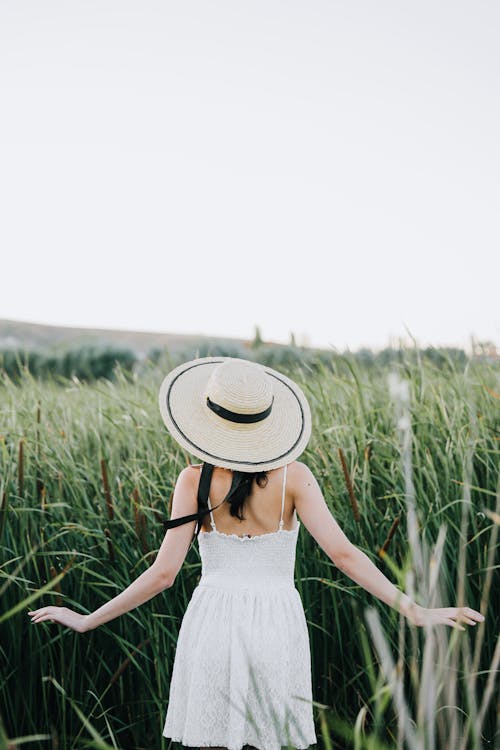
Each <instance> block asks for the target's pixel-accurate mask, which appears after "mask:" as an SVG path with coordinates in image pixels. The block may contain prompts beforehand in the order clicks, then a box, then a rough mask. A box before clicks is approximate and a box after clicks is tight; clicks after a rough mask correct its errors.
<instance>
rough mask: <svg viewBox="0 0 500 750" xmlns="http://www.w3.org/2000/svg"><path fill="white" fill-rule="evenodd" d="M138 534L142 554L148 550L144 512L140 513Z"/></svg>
mask: <svg viewBox="0 0 500 750" xmlns="http://www.w3.org/2000/svg"><path fill="white" fill-rule="evenodd" d="M139 536H140V540H141V548H142V551H143V553H144V554H146V553H147V552H149V549H148V542H147V536H148V535H147V526H146V514H145V513H141V523H140V531H139Z"/></svg>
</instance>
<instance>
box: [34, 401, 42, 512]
mask: <svg viewBox="0 0 500 750" xmlns="http://www.w3.org/2000/svg"><path fill="white" fill-rule="evenodd" d="M41 414H42V407H41V404H40V401H39V402H38V406H37V410H36V443H35V450H36V469H35V488H36V498H37V500H38V501H41V499H42V490H43V482H42V477H41V474H40V421H41Z"/></svg>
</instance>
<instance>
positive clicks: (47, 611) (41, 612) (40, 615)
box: [28, 607, 54, 622]
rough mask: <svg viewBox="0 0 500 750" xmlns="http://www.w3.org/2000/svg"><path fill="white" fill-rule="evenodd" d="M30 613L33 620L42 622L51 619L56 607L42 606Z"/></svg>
mask: <svg viewBox="0 0 500 750" xmlns="http://www.w3.org/2000/svg"><path fill="white" fill-rule="evenodd" d="M28 614H29V615H30V616H31V622H42V621H43V620H50V619H51V618H52V617H53V616H54V608H53V607H41V608H40V609H34V610H32V611H31V612H28Z"/></svg>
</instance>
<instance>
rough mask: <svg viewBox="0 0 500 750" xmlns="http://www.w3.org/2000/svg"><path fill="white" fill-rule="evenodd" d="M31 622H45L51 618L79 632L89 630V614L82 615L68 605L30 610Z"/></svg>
mask: <svg viewBox="0 0 500 750" xmlns="http://www.w3.org/2000/svg"><path fill="white" fill-rule="evenodd" d="M28 614H29V615H30V617H31V622H43V621H44V620H51V621H52V622H58V623H59V624H60V625H66V627H68V628H72V629H73V630H75V631H76V632H77V633H85V632H86V630H87V615H81V614H80V613H79V612H73V610H72V609H68V607H52V606H49V607H42V608H41V609H34V610H32V611H31V612H28Z"/></svg>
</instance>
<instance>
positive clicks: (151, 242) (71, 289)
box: [0, 0, 500, 349]
mask: <svg viewBox="0 0 500 750" xmlns="http://www.w3.org/2000/svg"><path fill="white" fill-rule="evenodd" d="M499 39H500V4H499V3H498V2H496V0H491V1H490V2H483V1H482V0H474V1H472V0H471V1H470V2H460V0H458V2H457V1H454V2H451V1H450V2H448V1H444V0H437V1H436V0H432V1H431V2H428V1H427V0H426V1H425V2H424V1H422V0H414V2H401V0H394V1H393V2H380V1H379V2H372V1H371V0H364V1H362V2H356V1H355V0H345V1H344V2H339V1H337V0H330V1H329V2H327V1H326V0H325V1H323V2H321V1H319V0H302V1H301V2H296V1H295V0H282V1H278V0H246V1H245V2H239V1H238V0H227V1H226V2H222V1H221V0H204V1H203V2H201V1H200V2H190V1H189V0H178V1H177V2H168V1H167V0H163V1H162V2H151V1H150V0H136V1H135V2H129V1H128V0H116V1H115V2H109V1H108V0H92V1H91V0H86V2H74V1H73V0H64V1H61V2H50V1H48V0H45V1H44V2H39V0H32V1H31V2H27V1H24V0H0V108H1V110H0V205H1V208H0V212H1V214H2V218H1V221H0V252H1V265H0V274H1V276H2V282H1V286H0V289H1V294H0V317H3V318H15V319H16V318H17V319H20V320H29V321H34V322H42V323H55V324H64V325H83V326H92V327H111V328H130V329H134V330H156V331H164V332H173V333H176V332H185V333H206V334H210V335H221V336H238V337H240V336H241V337H245V338H246V337H248V338H251V337H252V336H253V333H254V327H255V325H259V326H260V327H261V331H262V336H263V338H264V340H274V341H283V342H287V341H288V340H289V338H290V332H291V331H293V332H294V333H295V335H296V339H297V340H298V343H300V342H301V341H304V340H305V339H304V337H305V336H307V337H308V341H309V343H311V344H312V345H318V346H329V345H332V346H334V347H339V348H344V347H350V348H352V349H355V348H358V347H360V346H363V345H368V346H373V347H378V346H384V345H386V344H387V343H388V342H389V337H397V336H403V337H404V336H406V333H407V330H409V331H410V332H411V333H412V334H413V335H414V336H415V337H416V338H417V341H418V342H419V343H420V344H422V345H427V344H429V343H431V344H448V345H465V346H467V345H468V342H469V338H470V336H471V335H475V336H476V337H478V338H479V339H480V340H485V339H490V340H493V341H494V342H496V343H499V342H500V320H499V317H500V316H499V315H498V307H499V306H498V286H499V283H498V281H499V270H500V269H499V266H500V262H499V257H500V254H499V236H500V221H499V207H500V179H499V177H500V139H499V133H500V44H499Z"/></svg>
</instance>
